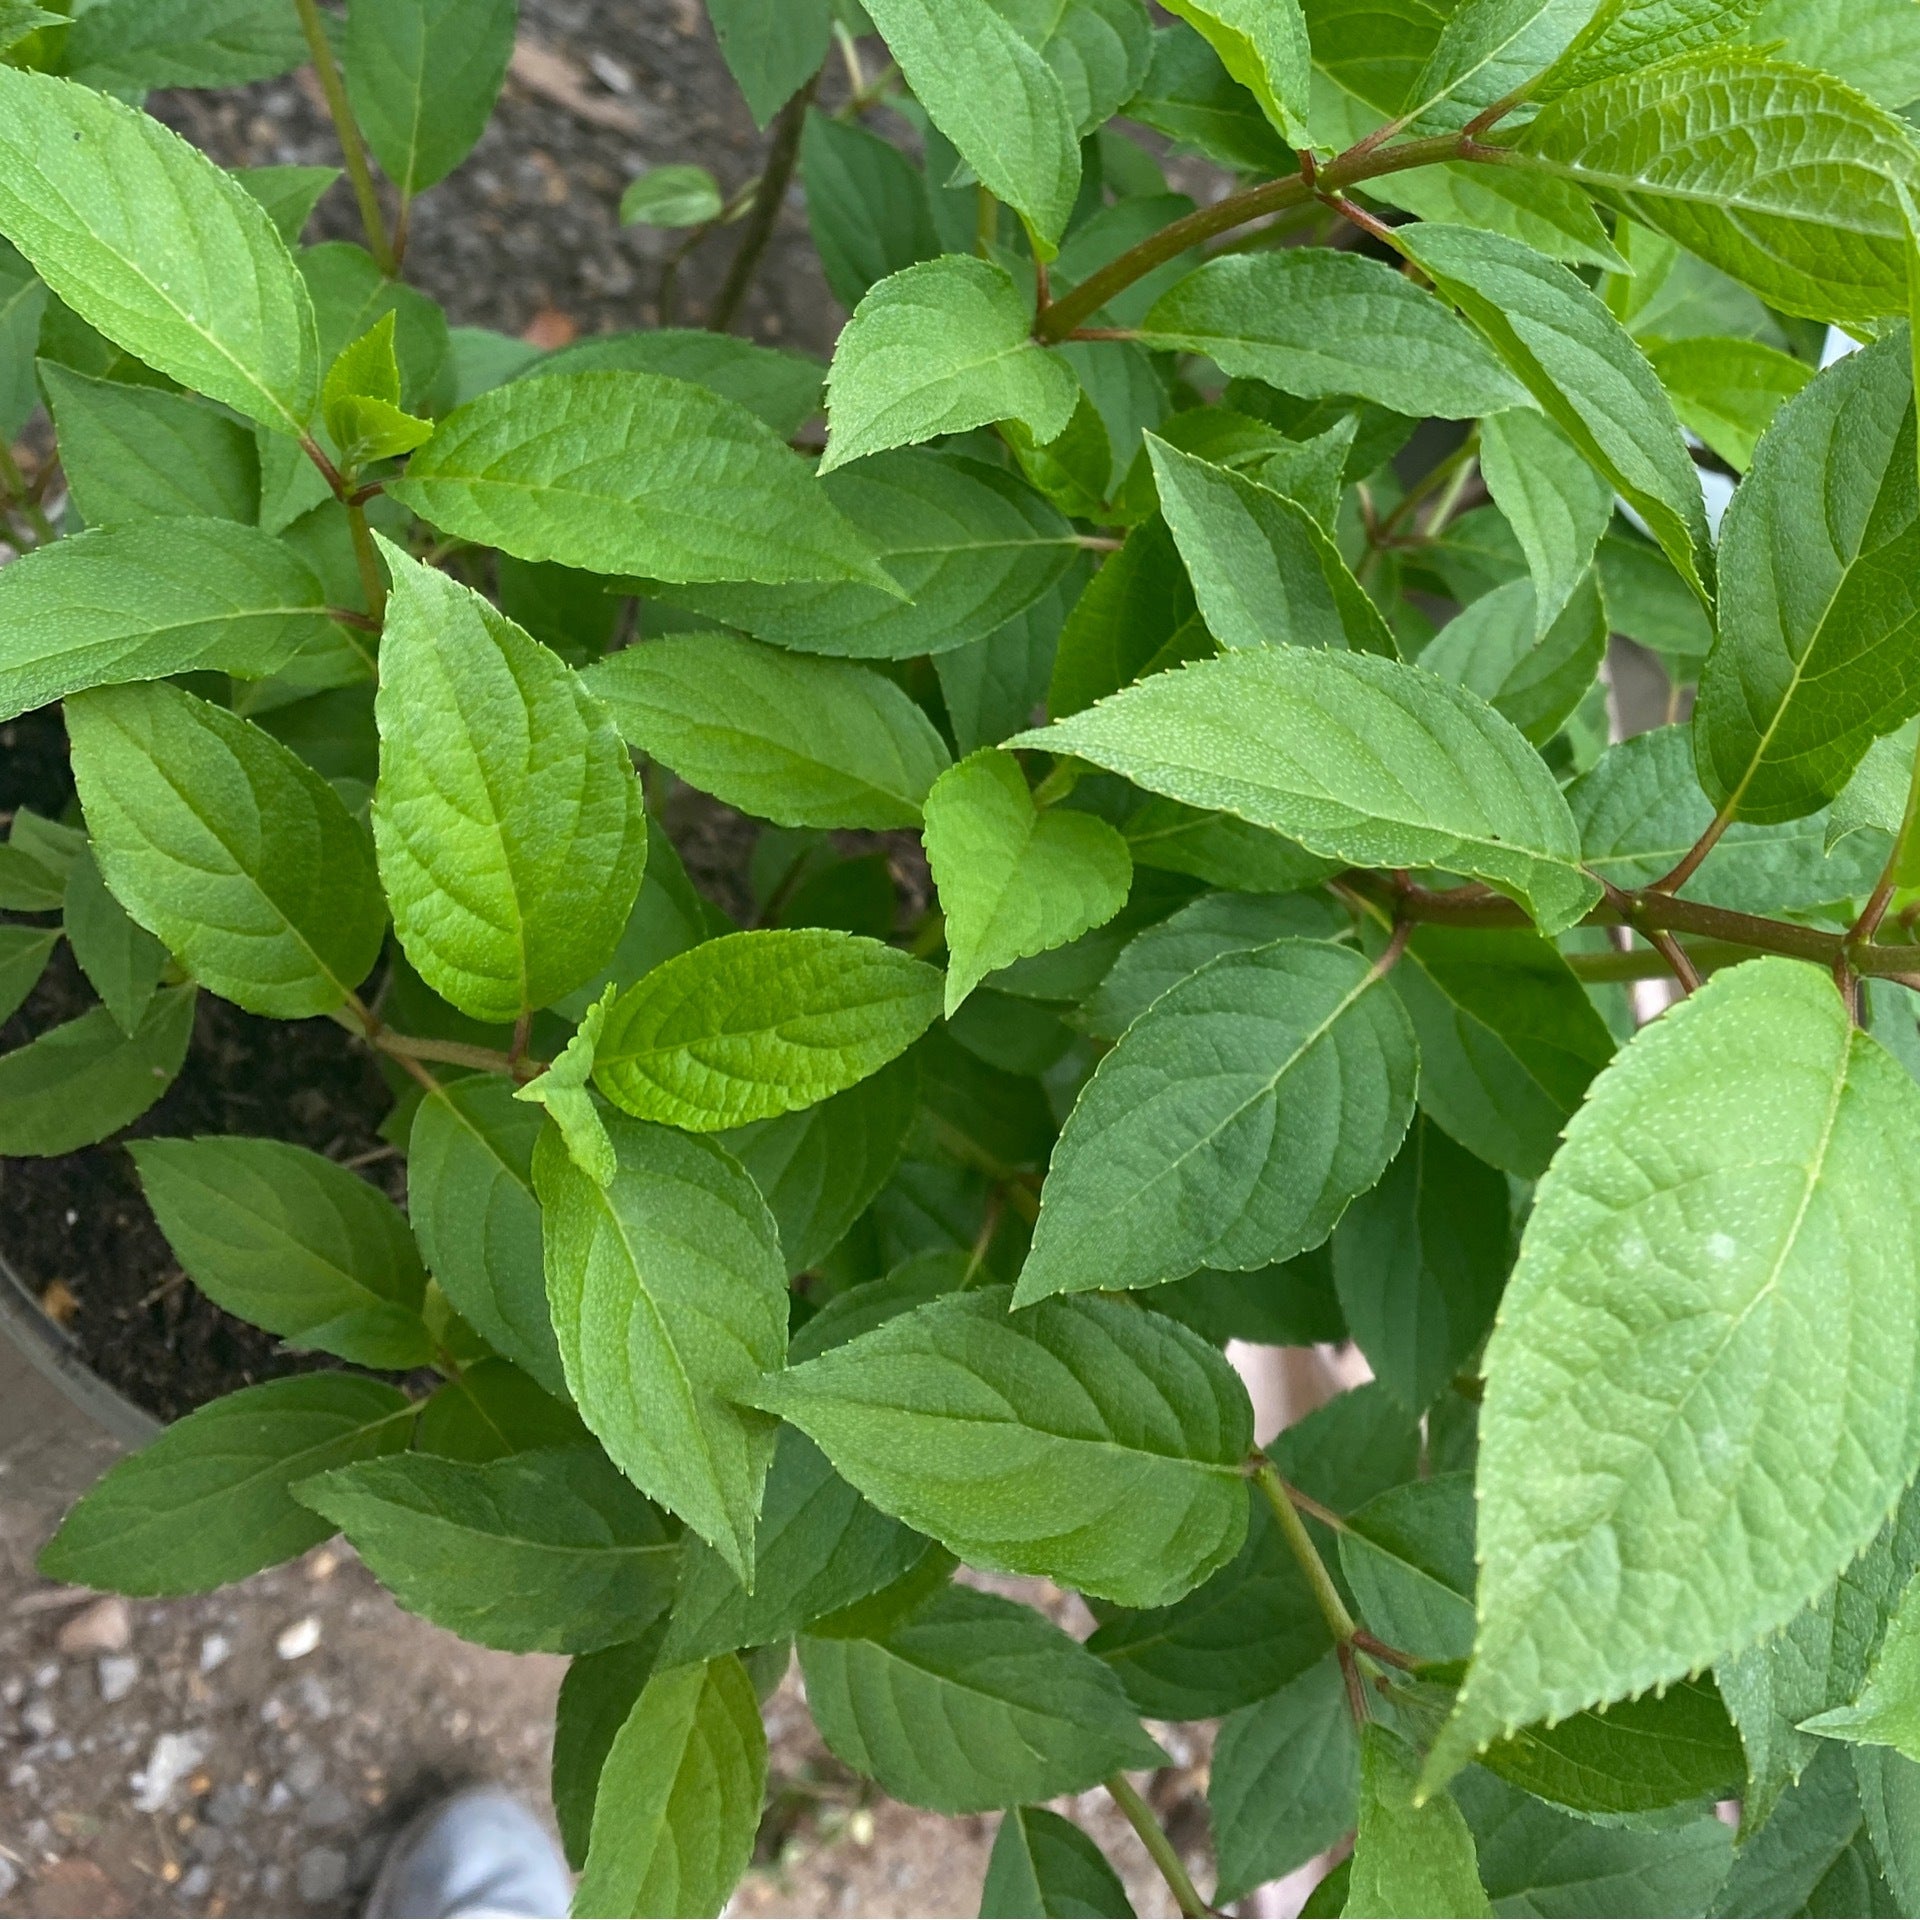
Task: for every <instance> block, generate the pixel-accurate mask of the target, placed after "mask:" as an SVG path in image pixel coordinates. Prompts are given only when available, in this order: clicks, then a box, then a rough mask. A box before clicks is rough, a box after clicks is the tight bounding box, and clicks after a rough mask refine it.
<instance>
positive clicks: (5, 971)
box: [0, 926, 61, 1020]
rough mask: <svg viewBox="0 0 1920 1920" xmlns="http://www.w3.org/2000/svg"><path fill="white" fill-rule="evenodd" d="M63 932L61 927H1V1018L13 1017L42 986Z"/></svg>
mask: <svg viewBox="0 0 1920 1920" xmlns="http://www.w3.org/2000/svg"><path fill="white" fill-rule="evenodd" d="M60 932H61V930H60V928H58V927H46V928H41V927H16V926H0V1020H7V1019H10V1018H11V1017H12V1015H13V1013H14V1011H15V1010H16V1009H17V1008H18V1007H19V1005H20V1004H21V1002H22V1001H23V1000H25V999H26V997H27V995H28V994H30V993H31V992H32V991H33V990H34V988H35V987H36V986H38V985H39V983H40V976H41V974H43V973H44V972H45V971H46V967H47V962H48V960H50V959H51V958H52V957H53V950H54V948H55V947H56V946H58V945H59V944H60Z"/></svg>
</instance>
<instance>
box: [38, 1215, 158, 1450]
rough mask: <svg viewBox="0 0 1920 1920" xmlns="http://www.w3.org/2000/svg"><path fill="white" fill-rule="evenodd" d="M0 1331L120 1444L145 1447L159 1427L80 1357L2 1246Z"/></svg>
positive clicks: (71, 1402)
mask: <svg viewBox="0 0 1920 1920" xmlns="http://www.w3.org/2000/svg"><path fill="white" fill-rule="evenodd" d="M0 1335H5V1336H6V1337H7V1338H8V1339H9V1340H10V1342H11V1343H12V1345H13V1346H14V1348H15V1349H16V1350H17V1351H18V1352H19V1353H20V1354H21V1355H22V1356H23V1357H24V1358H25V1360H26V1361H27V1363H28V1364H29V1365H30V1366H31V1367H32V1368H33V1369H34V1370H35V1371H36V1372H37V1373H38V1374H40V1376H41V1377H42V1378H43V1379H45V1380H48V1381H50V1382H51V1383H52V1384H53V1385H54V1386H55V1387H57V1388H58V1389H59V1390H60V1392H61V1393H62V1394H63V1395H64V1396H65V1397H66V1399H67V1401H68V1402H69V1403H70V1404H71V1405H73V1406H75V1407H77V1408H78V1409H79V1410H80V1411H81V1412H82V1413H84V1414H85V1415H86V1416H87V1417H88V1418H89V1419H90V1420H92V1421H94V1422H95V1423H96V1424H97V1425H99V1426H101V1427H104V1428H105V1429H106V1431H107V1432H108V1433H110V1434H111V1435H112V1436H113V1437H114V1439H116V1440H118V1441H120V1442H121V1444H122V1445H124V1446H128V1447H144V1446H145V1445H146V1444H147V1443H148V1441H150V1440H152V1439H154V1438H155V1437H156V1436H157V1435H158V1434H159V1433H160V1432H161V1430H162V1427H163V1426H164V1424H165V1423H164V1422H163V1421H161V1420H158V1419H156V1418H155V1417H154V1415H152V1414H150V1413H149V1412H148V1411H147V1410H146V1408H145V1407H142V1406H136V1405H135V1404H134V1402H133V1401H131V1400H129V1399H128V1398H127V1397H126V1395H125V1394H123V1393H121V1392H120V1390H119V1389H118V1388H117V1387H111V1386H109V1385H108V1384H107V1383H106V1381H104V1380H103V1379H101V1377H100V1376H99V1375H98V1374H97V1373H95V1372H94V1370H93V1369H92V1368H91V1367H90V1366H88V1365H87V1363H86V1362H85V1361H84V1360H83V1359H82V1358H81V1357H80V1349H79V1348H78V1346H77V1345H76V1344H75V1343H74V1340H73V1337H72V1336H71V1335H70V1334H68V1333H67V1332H66V1331H65V1329H64V1328H62V1327H61V1326H59V1325H58V1324H57V1323H56V1322H55V1321H54V1320H52V1319H51V1318H49V1316H48V1315H47V1313H46V1311H45V1309H44V1308H42V1306H41V1305H40V1302H39V1301H38V1300H37V1299H36V1298H35V1297H34V1294H33V1291H32V1289H31V1288H30V1287H29V1286H28V1285H27V1283H26V1281H25V1280H23V1279H22V1278H21V1277H20V1275H19V1273H18V1272H17V1271H15V1269H14V1267H13V1266H12V1265H11V1263H10V1262H9V1261H8V1259H7V1257H6V1254H5V1252H4V1251H0Z"/></svg>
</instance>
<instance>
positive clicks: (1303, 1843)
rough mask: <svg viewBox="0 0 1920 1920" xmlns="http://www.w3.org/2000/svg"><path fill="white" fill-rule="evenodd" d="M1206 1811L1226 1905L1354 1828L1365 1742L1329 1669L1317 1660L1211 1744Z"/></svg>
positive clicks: (1229, 1723) (1232, 1721) (1227, 1724)
mask: <svg viewBox="0 0 1920 1920" xmlns="http://www.w3.org/2000/svg"><path fill="white" fill-rule="evenodd" d="M1207 1805H1208V1808H1209V1810H1210V1811H1211V1813H1212V1815H1213V1843H1214V1847H1215V1849H1216V1851H1217V1854H1218V1856H1219V1861H1220V1886H1219V1891H1218V1892H1217V1893H1216V1894H1215V1896H1214V1898H1215V1900H1216V1901H1218V1902H1221V1903H1225V1902H1227V1901H1230V1900H1238V1899H1240V1898H1241V1897H1242V1896H1244V1895H1245V1894H1248V1893H1250V1892H1252V1890H1253V1889H1254V1888H1255V1887H1258V1886H1264V1885H1265V1884H1266V1883H1267V1882H1268V1881H1269V1880H1279V1879H1281V1878H1283V1877H1284V1876H1285V1875H1287V1874H1289V1873H1292V1872H1293V1871H1294V1870H1295V1869H1296V1868H1297V1867H1303V1866H1305V1865H1306V1863H1307V1862H1308V1861H1309V1860H1311V1859H1312V1858H1313V1856H1314V1855H1315V1854H1316V1853H1319V1852H1320V1851H1321V1850H1322V1849H1323V1848H1326V1847H1330V1846H1332V1845H1333V1844H1334V1842H1335V1841H1337V1840H1338V1839H1339V1838H1340V1837H1341V1836H1342V1835H1343V1834H1344V1833H1346V1832H1347V1831H1348V1830H1349V1829H1350V1828H1351V1827H1352V1826H1353V1824H1354V1822H1355V1820H1356V1819H1357V1818H1358V1815H1359V1805H1360V1738H1359V1735H1358V1733H1357V1732H1356V1730H1355V1728H1354V1724H1353V1709H1352V1708H1351V1707H1350V1706H1349V1705H1348V1704H1347V1689H1346V1686H1345V1683H1344V1682H1343V1681H1342V1680H1341V1678H1340V1669H1339V1667H1338V1665H1337V1664H1336V1663H1335V1662H1334V1661H1333V1660H1331V1659H1322V1660H1319V1661H1316V1662H1315V1664H1314V1665H1312V1666H1311V1667H1309V1668H1308V1669H1307V1670H1306V1672H1305V1673H1303V1674H1301V1675H1300V1677H1299V1678H1298V1679H1297V1680H1294V1681H1291V1682H1289V1683H1288V1684H1287V1685H1286V1686H1284V1687H1282V1688H1281V1689H1280V1691H1279V1692H1278V1693H1274V1694H1269V1695H1268V1696H1267V1698H1266V1699H1264V1700H1261V1701H1257V1702H1256V1703H1255V1704H1254V1705H1252V1706H1250V1707H1242V1708H1241V1709H1240V1710H1239V1712H1237V1713H1234V1714H1230V1715H1229V1716H1228V1717H1227V1719H1226V1720H1225V1721H1224V1722H1223V1723H1222V1725H1221V1728H1220V1732H1219V1735H1218V1737H1217V1739H1216V1740H1215V1742H1214V1748H1213V1766H1212V1768H1211V1770H1210V1773H1209V1777H1208V1785H1207Z"/></svg>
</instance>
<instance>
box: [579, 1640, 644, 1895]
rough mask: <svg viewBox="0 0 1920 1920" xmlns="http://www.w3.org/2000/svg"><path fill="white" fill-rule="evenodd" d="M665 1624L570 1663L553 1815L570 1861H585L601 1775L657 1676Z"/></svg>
mask: <svg viewBox="0 0 1920 1920" xmlns="http://www.w3.org/2000/svg"><path fill="white" fill-rule="evenodd" d="M665 1631H666V1622H665V1621H663V1620H656V1621H655V1622H654V1624H653V1625H652V1626H651V1627H649V1628H648V1629H647V1631H646V1632H645V1633H643V1634H641V1635H639V1636H638V1637H637V1638H636V1639H634V1640H632V1641H630V1642H629V1643H628V1644H626V1645H625V1646H619V1647H607V1648H605V1649H604V1650H603V1651H602V1652H599V1653H588V1654H582V1655H581V1656H580V1657H579V1658H578V1659H575V1660H571V1661H569V1662H568V1663H567V1672H566V1678H565V1679H563V1680H562V1681H561V1682H560V1698H559V1700H558V1702H557V1703H556V1704H555V1707H554V1721H553V1817H554V1822H555V1824H556V1825H557V1826H558V1827H559V1829H560V1844H561V1845H562V1847H563V1848H564V1849H565V1850H566V1856H567V1865H568V1866H570V1867H572V1868H573V1869H574V1871H575V1872H576V1873H577V1872H578V1871H579V1870H580V1868H581V1867H582V1866H583V1865H585V1863H586V1858H587V1843H588V1840H589V1838H590V1837H591V1835H592V1832H593V1805H594V1801H595V1800H596V1799H597V1798H598V1797H599V1792H600V1774H601V1770H602V1769H603V1768H604V1767H605V1765H606V1762H607V1755H608V1754H609V1753H610V1752H612V1750H613V1742H614V1738H615V1736H616V1735H617V1734H618V1733H619V1731H620V1729H621V1728H622V1727H623V1726H625V1725H626V1723H627V1716H628V1715H629V1714H630V1713H632V1711H633V1707H634V1702H635V1701H637V1700H638V1699H639V1698H640V1695H641V1693H642V1691H643V1690H644V1689H645V1687H646V1684H647V1682H648V1681H649V1680H650V1679H651V1678H652V1677H653V1670H654V1667H655V1665H656V1664H657V1655H658V1653H659V1650H660V1641H661V1639H662V1637H663V1635H664V1634H665Z"/></svg>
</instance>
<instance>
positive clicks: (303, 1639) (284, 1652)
mask: <svg viewBox="0 0 1920 1920" xmlns="http://www.w3.org/2000/svg"><path fill="white" fill-rule="evenodd" d="M319 1644H320V1616H319V1615H318V1614H317V1613H309V1614H307V1615H305V1616H304V1617H303V1618H301V1619H299V1620H296V1621H295V1622H294V1623H293V1625H292V1626H290V1627H282V1628H281V1629H280V1632H279V1634H278V1636H277V1637H276V1638H275V1640H274V1643H273V1650H274V1652H275V1653H277V1654H278V1655H279V1656H280V1658H281V1659H282V1660H304V1659H305V1658H306V1657H307V1655H308V1654H310V1653H311V1652H312V1651H313V1650H314V1648H315V1647H317V1646H318V1645H319Z"/></svg>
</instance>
